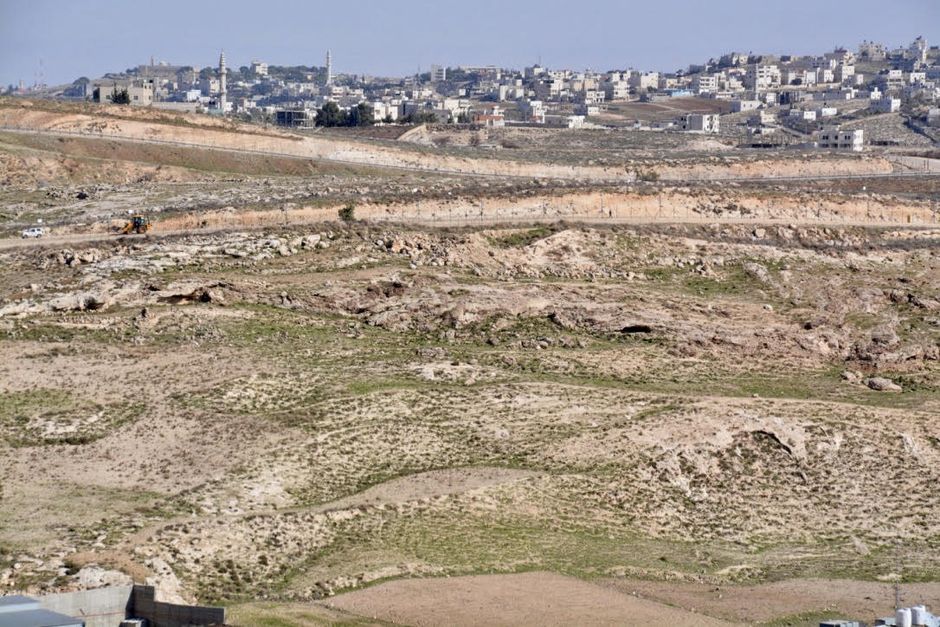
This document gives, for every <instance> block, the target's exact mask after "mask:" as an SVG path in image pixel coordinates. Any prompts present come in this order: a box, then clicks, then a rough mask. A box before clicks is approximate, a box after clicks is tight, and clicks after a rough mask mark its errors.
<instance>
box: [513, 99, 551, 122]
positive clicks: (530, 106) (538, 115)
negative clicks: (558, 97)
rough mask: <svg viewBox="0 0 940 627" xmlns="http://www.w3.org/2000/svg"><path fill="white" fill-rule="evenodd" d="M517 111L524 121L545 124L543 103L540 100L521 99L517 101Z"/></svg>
mask: <svg viewBox="0 0 940 627" xmlns="http://www.w3.org/2000/svg"><path fill="white" fill-rule="evenodd" d="M519 113H521V114H522V119H523V121H525V122H535V123H536V124H545V114H546V110H545V103H543V102H542V101H541V100H523V101H522V102H520V103H519Z"/></svg>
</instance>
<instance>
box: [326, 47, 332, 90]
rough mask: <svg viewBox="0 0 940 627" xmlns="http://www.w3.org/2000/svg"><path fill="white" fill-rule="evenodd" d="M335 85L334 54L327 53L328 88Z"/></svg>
mask: <svg viewBox="0 0 940 627" xmlns="http://www.w3.org/2000/svg"><path fill="white" fill-rule="evenodd" d="M332 84H333V53H331V52H330V51H329V50H327V51H326V86H327V87H329V86H330V85H332Z"/></svg>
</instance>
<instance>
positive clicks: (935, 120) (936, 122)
mask: <svg viewBox="0 0 940 627" xmlns="http://www.w3.org/2000/svg"><path fill="white" fill-rule="evenodd" d="M927 126H933V127H938V126H940V108H937V107H935V108H933V109H930V110H929V111H927Z"/></svg>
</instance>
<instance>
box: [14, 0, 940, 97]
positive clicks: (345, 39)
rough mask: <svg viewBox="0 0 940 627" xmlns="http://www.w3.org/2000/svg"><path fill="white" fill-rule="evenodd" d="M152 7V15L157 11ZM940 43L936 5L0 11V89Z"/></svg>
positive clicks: (284, 4) (828, 0) (185, 6)
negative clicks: (152, 77)
mask: <svg viewBox="0 0 940 627" xmlns="http://www.w3.org/2000/svg"><path fill="white" fill-rule="evenodd" d="M157 7H159V8H157ZM917 35H923V36H925V37H926V38H927V40H928V42H929V43H930V44H931V45H935V44H937V43H940V0H849V1H843V0H814V1H804V0H752V1H750V2H742V1H741V0H709V1H705V0H654V1H650V0H645V1H643V2H632V1H625V0H620V1H617V0H581V1H579V2H573V1H571V0H567V1H556V0H542V1H541V2H537V1H533V0H501V1H500V0H470V1H467V0H462V1H460V2H450V1H447V0H435V1H430V0H406V1H405V2H389V1H387V0H386V1H383V2H371V1H370V0H359V1H358V2H356V1H347V2H342V1H338V0H331V1H330V2H322V1H314V2H301V1H294V0H277V2H263V1H258V0H253V1H250V2H248V1H243V0H229V1H228V2H214V1H209V0H188V1H186V2H183V1H179V0H154V1H151V2H140V1H135V0H121V1H119V0H0V83H2V84H3V85H6V84H10V83H14V84H15V83H16V82H17V81H18V80H19V79H23V80H25V81H26V82H27V83H32V82H33V80H34V78H35V76H36V73H37V71H38V69H39V62H40V59H42V61H43V67H44V72H45V77H46V82H47V83H50V84H56V83H63V82H69V81H71V80H73V79H75V78H77V77H79V76H82V75H84V76H88V77H90V78H94V77H97V76H100V75H101V74H103V73H104V72H106V71H118V70H123V69H125V68H128V67H132V66H135V65H137V64H139V63H146V62H148V61H149V59H150V57H151V56H153V57H155V58H156V59H157V60H166V61H168V62H170V63H177V64H186V65H197V66H200V67H201V66H205V65H213V64H215V62H216V60H217V59H218V53H219V49H221V48H224V49H225V52H226V56H227V57H228V59H229V64H230V65H232V66H235V67H238V66H240V65H247V64H248V62H249V61H251V59H253V58H258V59H261V60H264V61H267V62H269V63H272V64H285V65H287V64H305V65H314V64H316V65H321V64H322V63H323V57H324V54H325V51H326V49H327V48H332V50H333V58H334V68H335V70H336V71H337V72H354V73H369V74H379V75H385V74H394V75H401V74H406V73H413V72H415V71H416V70H417V69H418V67H421V68H423V69H427V68H428V67H429V66H430V65H431V64H432V63H440V64H445V65H459V64H497V65H502V66H504V67H505V66H511V67H520V68H521V67H522V66H524V65H530V64H532V63H533V62H535V61H536V60H538V59H539V58H541V60H542V63H543V64H544V65H547V66H550V67H551V66H554V67H571V68H578V69H583V68H592V69H596V70H605V69H612V68H627V67H634V68H638V69H655V70H667V71H671V70H675V69H677V68H680V67H685V66H687V65H688V64H689V63H693V62H698V61H702V60H706V59H708V58H709V57H711V56H717V55H719V54H721V53H722V52H728V51H731V50H736V51H740V52H749V51H754V52H770V53H779V52H785V51H786V52H792V53H795V54H806V53H814V52H823V51H825V50H828V49H831V48H832V47H833V46H835V45H837V44H841V45H844V46H847V47H851V48H854V47H855V46H856V45H857V43H858V42H859V41H861V40H862V39H874V40H877V41H882V42H884V43H886V44H889V45H898V44H901V43H906V42H909V41H910V40H912V39H913V38H914V37H916V36H917Z"/></svg>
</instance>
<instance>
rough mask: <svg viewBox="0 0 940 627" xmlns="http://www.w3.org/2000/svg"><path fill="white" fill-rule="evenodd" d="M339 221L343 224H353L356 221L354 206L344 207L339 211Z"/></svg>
mask: <svg viewBox="0 0 940 627" xmlns="http://www.w3.org/2000/svg"><path fill="white" fill-rule="evenodd" d="M339 219H340V220H342V221H343V222H353V221H354V220H355V219H356V207H355V205H346V206H345V207H343V208H342V209H340V210H339Z"/></svg>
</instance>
